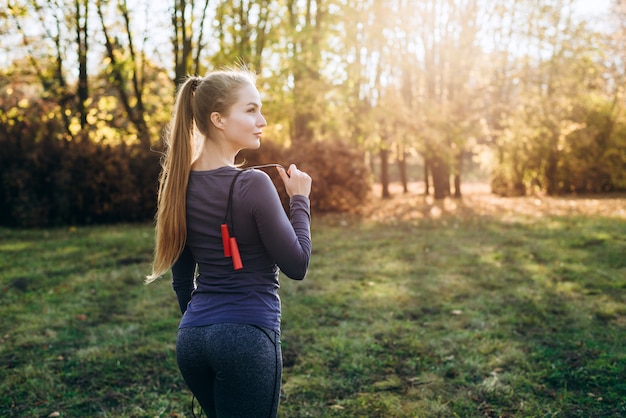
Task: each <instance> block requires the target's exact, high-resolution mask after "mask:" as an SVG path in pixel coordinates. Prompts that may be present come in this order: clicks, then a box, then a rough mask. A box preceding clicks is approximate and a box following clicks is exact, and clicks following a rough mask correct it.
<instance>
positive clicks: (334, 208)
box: [241, 141, 372, 212]
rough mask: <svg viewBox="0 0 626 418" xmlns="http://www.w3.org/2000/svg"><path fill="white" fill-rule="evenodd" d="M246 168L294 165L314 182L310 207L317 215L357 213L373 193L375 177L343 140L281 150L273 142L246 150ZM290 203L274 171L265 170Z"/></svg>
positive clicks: (244, 155) (283, 198)
mask: <svg viewBox="0 0 626 418" xmlns="http://www.w3.org/2000/svg"><path fill="white" fill-rule="evenodd" d="M241 158H242V159H245V161H246V162H247V164H246V166H252V165H259V164H268V163H279V164H282V165H283V166H285V168H287V166H288V165H289V164H291V163H294V164H296V165H297V166H298V168H300V169H302V170H303V171H306V172H307V173H308V174H309V175H310V176H311V177H312V179H313V185H312V190H311V208H312V210H314V211H318V212H358V211H359V210H360V209H361V208H362V206H363V203H365V201H366V199H367V198H368V195H369V193H370V190H371V185H372V176H371V173H370V170H369V168H368V166H367V165H366V164H365V159H364V157H363V153H362V152H361V151H358V150H356V149H355V148H354V147H351V146H349V145H347V144H346V143H344V142H341V141H313V142H309V143H302V144H297V145H294V146H291V147H289V148H282V147H279V146H277V145H275V144H272V143H271V142H266V143H264V144H263V145H262V146H261V148H259V149H258V150H254V151H244V152H242V153H241ZM266 172H268V174H270V176H271V177H272V179H273V180H274V183H275V184H276V185H277V188H278V190H279V193H280V194H281V198H282V200H283V203H284V204H285V202H286V201H287V199H286V196H285V193H284V187H283V186H282V184H281V182H280V181H279V180H280V179H279V178H278V175H277V174H276V172H275V169H271V170H266Z"/></svg>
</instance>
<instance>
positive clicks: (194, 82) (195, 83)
mask: <svg viewBox="0 0 626 418" xmlns="http://www.w3.org/2000/svg"><path fill="white" fill-rule="evenodd" d="M190 83H191V92H192V93H195V92H196V89H197V88H198V86H199V85H200V83H202V79H201V78H200V77H193V78H192V79H191V81H190Z"/></svg>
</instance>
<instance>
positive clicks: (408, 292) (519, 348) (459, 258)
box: [0, 200, 626, 418]
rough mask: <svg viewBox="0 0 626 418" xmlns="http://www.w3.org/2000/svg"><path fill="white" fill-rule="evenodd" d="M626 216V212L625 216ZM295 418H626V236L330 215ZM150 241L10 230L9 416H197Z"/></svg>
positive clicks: (310, 307)
mask: <svg viewBox="0 0 626 418" xmlns="http://www.w3.org/2000/svg"><path fill="white" fill-rule="evenodd" d="M625 203H626V200H625ZM312 229H313V242H314V254H313V258H312V262H311V269H310V272H309V275H308V277H307V278H306V279H305V281H304V282H292V281H289V280H288V279H285V278H283V279H282V289H281V298H282V301H283V333H282V346H283V356H284V361H285V369H284V376H283V388H282V390H283V393H282V399H281V409H280V414H279V415H280V417H285V418H287V417H289V418H296V417H298V418H300V417H463V418H465V417H581V418H583V417H584V418H588V417H619V416H626V378H625V377H624V376H626V350H625V349H624V344H625V343H626V220H624V219H623V218H616V217H604V218H603V217H594V218H590V217H580V216H561V217H557V216H545V217H543V218H532V219H530V218H523V217H520V218H519V219H517V220H511V219H510V218H507V219H506V220H505V219H504V218H501V217H499V216H497V215H493V216H452V215H451V216H443V217H442V218H439V219H428V218H427V219H419V220H412V221H406V222H401V221H389V222H382V223H381V222H371V221H365V220H361V219H359V218H352V217H342V216H318V217H316V218H314V223H313V228H312ZM151 246H152V229H151V227H150V226H148V225H119V226H113V227H85V228H82V227H81V228H71V229H54V230H28V231H18V230H7V229H1V230H0V287H1V291H2V292H1V293H0V317H1V318H2V321H1V322H0V416H3V417H4V416H7V417H45V416H48V415H50V414H51V413H53V412H59V413H60V416H61V417H92V416H93V417H190V416H191V410H190V404H191V395H190V394H189V392H188V391H187V389H186V388H185V385H184V383H183V382H182V379H181V377H180V375H179V373H178V370H177V367H176V362H175V358H174V340H175V333H176V326H177V322H178V320H179V313H178V308H177V303H176V300H175V296H174V293H173V292H172V290H171V287H170V285H169V279H164V280H162V281H160V282H159V283H157V284H153V285H150V286H144V285H143V284H142V279H143V276H144V275H145V274H146V273H147V272H148V269H149V262H150V257H151Z"/></svg>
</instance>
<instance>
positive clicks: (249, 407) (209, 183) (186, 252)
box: [147, 70, 311, 418]
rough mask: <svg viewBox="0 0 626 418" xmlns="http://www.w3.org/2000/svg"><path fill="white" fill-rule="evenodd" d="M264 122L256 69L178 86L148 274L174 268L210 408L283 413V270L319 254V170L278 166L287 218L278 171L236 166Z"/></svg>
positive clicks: (203, 397) (203, 401) (190, 375)
mask: <svg viewBox="0 0 626 418" xmlns="http://www.w3.org/2000/svg"><path fill="white" fill-rule="evenodd" d="M265 126H266V122H265V119H264V118H263V116H262V114H261V98H260V95H259V92H258V91H257V89H256V87H255V78H254V75H253V74H251V73H250V72H248V71H246V70H232V71H218V72H214V73H211V74H209V75H208V76H206V77H204V78H199V77H191V78H189V79H187V81H186V82H185V83H184V84H183V85H182V86H181V88H180V89H179V91H178V95H177V98H176V104H175V109H174V115H173V119H172V122H171V125H170V132H169V133H168V135H167V138H166V145H167V147H166V151H165V156H164V160H163V169H162V172H161V178H160V185H159V197H158V211H157V221H156V248H155V257H154V263H153V268H152V274H151V275H150V276H149V277H148V279H147V281H148V282H151V281H153V280H155V279H156V278H157V277H159V276H161V275H162V274H164V273H166V272H167V271H168V270H169V269H170V268H171V270H172V286H173V288H174V291H175V292H176V295H177V297H178V303H179V305H180V310H181V312H182V313H183V317H182V320H181V322H180V325H179V330H178V337H177V341H176V357H177V361H178V366H179V368H180V371H181V373H182V375H183V378H184V379H185V382H186V383H187V385H188V386H189V388H190V389H191V391H192V392H193V394H194V396H195V397H196V398H197V399H198V402H199V403H200V405H201V407H202V409H203V410H204V412H205V413H206V415H207V416H209V417H247V418H249V417H275V416H276V415H277V410H278V400H279V395H280V383H281V374H282V356H281V350H280V339H279V334H280V300H279V297H278V287H279V283H278V271H279V268H280V270H282V271H283V272H284V273H285V274H286V275H287V276H289V277H290V278H292V279H295V280H301V279H303V278H304V276H305V274H306V272H307V269H308V264H309V258H310V255H311V238H310V227H309V226H310V205H309V198H308V196H309V193H310V191H311V178H310V177H309V176H308V175H307V174H306V173H304V172H302V171H300V170H298V168H297V167H296V166H295V165H293V164H292V165H291V166H290V167H289V169H288V170H287V171H286V170H285V169H284V168H282V167H280V166H279V167H278V168H277V169H278V172H279V175H280V178H281V179H282V181H283V182H284V184H285V189H286V191H287V194H288V195H289V196H290V219H291V220H289V218H288V217H287V215H286V214H285V212H284V210H283V207H282V204H281V202H280V199H279V196H278V193H277V191H276V189H275V188H274V185H273V183H272V182H271V180H270V178H269V176H268V175H267V174H265V173H263V172H262V171H260V170H254V169H249V170H241V169H239V168H237V167H236V166H235V164H234V161H235V156H236V155H237V153H238V152H239V151H240V150H242V149H244V148H252V149H256V148H258V147H259V145H260V139H261V133H262V130H263V128H264V127H265ZM197 140H200V141H201V149H200V151H199V153H198V152H196V151H195V146H194V144H195V143H196V141H197Z"/></svg>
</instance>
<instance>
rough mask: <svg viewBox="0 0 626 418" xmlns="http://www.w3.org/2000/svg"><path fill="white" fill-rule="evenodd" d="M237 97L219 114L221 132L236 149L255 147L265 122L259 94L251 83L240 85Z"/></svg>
mask: <svg viewBox="0 0 626 418" xmlns="http://www.w3.org/2000/svg"><path fill="white" fill-rule="evenodd" d="M237 96H238V99H237V101H236V102H235V104H233V105H232V107H231V108H230V109H229V111H228V114H226V115H221V121H222V132H223V133H224V136H225V138H226V139H227V140H228V142H229V143H230V144H231V145H232V146H233V147H235V148H237V149H243V148H250V149H256V148H258V147H259V145H260V144H261V133H262V130H263V128H264V127H265V126H267V122H266V121H265V118H264V117H263V115H262V114H261V96H260V95H259V92H258V90H257V89H256V87H255V86H254V85H252V84H247V85H245V86H243V87H241V88H240V89H239V90H238V92H237Z"/></svg>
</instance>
